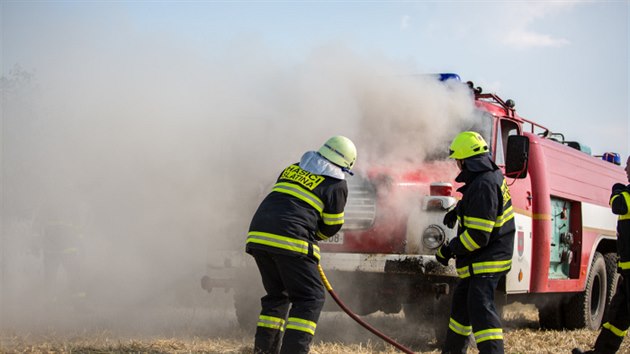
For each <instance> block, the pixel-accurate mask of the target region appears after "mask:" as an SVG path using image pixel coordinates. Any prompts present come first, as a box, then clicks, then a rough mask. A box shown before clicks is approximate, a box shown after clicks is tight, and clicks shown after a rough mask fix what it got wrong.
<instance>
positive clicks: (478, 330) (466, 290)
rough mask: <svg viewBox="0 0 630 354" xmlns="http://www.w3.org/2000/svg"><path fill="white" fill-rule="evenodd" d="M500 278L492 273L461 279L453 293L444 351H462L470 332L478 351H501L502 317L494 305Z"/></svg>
mask: <svg viewBox="0 0 630 354" xmlns="http://www.w3.org/2000/svg"><path fill="white" fill-rule="evenodd" d="M500 278H501V275H499V274H497V275H494V274H491V275H483V276H480V275H473V276H471V277H468V278H464V279H460V281H459V283H458V284H457V286H456V287H455V291H454V292H453V304H452V306H451V318H450V319H449V325H448V330H447V332H446V341H445V343H444V347H443V349H442V353H443V354H459V353H462V354H465V353H466V352H467V350H468V343H469V336H470V335H471V334H473V335H474V337H475V341H476V342H477V349H479V353H480V354H496V353H503V352H504V349H503V330H502V328H501V319H500V317H499V315H498V314H497V310H496V307H495V304H494V292H495V290H496V288H497V285H498V284H499V279H500Z"/></svg>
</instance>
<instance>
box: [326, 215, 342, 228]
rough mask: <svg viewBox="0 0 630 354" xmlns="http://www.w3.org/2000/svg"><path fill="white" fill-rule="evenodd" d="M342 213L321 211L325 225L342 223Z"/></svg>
mask: <svg viewBox="0 0 630 354" xmlns="http://www.w3.org/2000/svg"><path fill="white" fill-rule="evenodd" d="M343 216H344V215H343V213H339V214H327V213H322V219H323V221H324V224H326V225H339V224H343Z"/></svg>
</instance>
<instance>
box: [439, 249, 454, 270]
mask: <svg viewBox="0 0 630 354" xmlns="http://www.w3.org/2000/svg"><path fill="white" fill-rule="evenodd" d="M451 258H453V253H452V252H451V248H450V247H449V246H448V244H447V243H445V244H443V245H442V246H440V248H438V250H437V253H436V254H435V259H437V261H438V262H440V264H441V265H443V266H445V267H446V266H448V260H449V259H451Z"/></svg>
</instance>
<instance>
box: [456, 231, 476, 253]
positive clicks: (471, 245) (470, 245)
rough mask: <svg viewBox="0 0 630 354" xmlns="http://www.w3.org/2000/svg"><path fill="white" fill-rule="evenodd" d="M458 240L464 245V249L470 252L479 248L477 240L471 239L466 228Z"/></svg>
mask: <svg viewBox="0 0 630 354" xmlns="http://www.w3.org/2000/svg"><path fill="white" fill-rule="evenodd" d="M459 240H460V241H461V243H462V245H464V247H466V249H467V250H469V251H470V252H472V251H474V250H477V249H479V248H481V247H480V246H479V245H478V244H477V242H475V240H473V239H472V237H471V236H470V234H469V233H468V230H466V231H464V233H463V234H462V235H461V236H460V237H459Z"/></svg>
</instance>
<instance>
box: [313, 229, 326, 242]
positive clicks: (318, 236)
mask: <svg viewBox="0 0 630 354" xmlns="http://www.w3.org/2000/svg"><path fill="white" fill-rule="evenodd" d="M315 236H317V238H318V239H320V240H328V238H329V237H328V236H326V235H324V234H323V233H321V232H319V230H317V232H316V233H315Z"/></svg>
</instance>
